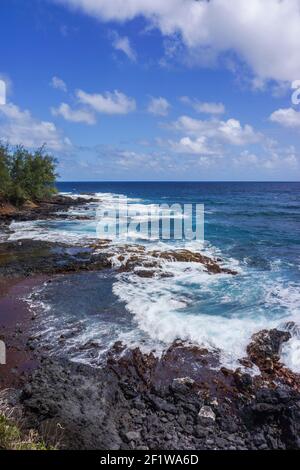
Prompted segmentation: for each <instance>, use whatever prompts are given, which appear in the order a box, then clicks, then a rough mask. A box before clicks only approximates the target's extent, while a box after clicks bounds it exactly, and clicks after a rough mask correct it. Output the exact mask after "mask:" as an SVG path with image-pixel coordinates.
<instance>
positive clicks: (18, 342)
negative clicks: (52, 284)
mask: <svg viewBox="0 0 300 470" xmlns="http://www.w3.org/2000/svg"><path fill="white" fill-rule="evenodd" d="M46 279H48V277H46V276H39V277H35V278H30V279H3V278H2V279H0V339H1V340H2V341H4V343H5V345H6V364H5V365H3V364H1V365H0V388H6V387H12V386H17V385H19V384H21V383H24V381H25V380H26V375H27V373H28V372H30V371H31V370H32V369H33V368H34V367H35V366H36V365H37V360H36V359H35V358H34V355H33V353H32V352H31V351H30V349H29V348H28V347H27V345H26V343H27V339H28V330H29V328H30V326H31V325H30V323H31V316H32V314H31V312H30V309H29V308H28V305H27V303H26V302H25V301H24V300H22V299H23V297H25V296H26V295H28V294H29V293H30V292H31V291H32V290H33V288H34V287H36V286H38V285H40V284H41V283H43V282H44V281H45V280H46Z"/></svg>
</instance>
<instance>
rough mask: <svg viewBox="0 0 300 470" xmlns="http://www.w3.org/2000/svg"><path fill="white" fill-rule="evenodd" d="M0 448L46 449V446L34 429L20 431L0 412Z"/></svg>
mask: <svg viewBox="0 0 300 470" xmlns="http://www.w3.org/2000/svg"><path fill="white" fill-rule="evenodd" d="M0 449H6V450H47V447H46V445H45V443H44V442H43V441H41V440H39V438H38V435H37V434H36V433H35V432H34V431H29V432H28V433H22V432H21V430H20V429H19V427H18V426H17V425H16V424H15V423H13V422H12V421H11V420H10V419H8V418H7V417H6V416H5V415H2V414H0Z"/></svg>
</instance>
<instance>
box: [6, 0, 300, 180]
mask: <svg viewBox="0 0 300 470" xmlns="http://www.w3.org/2000/svg"><path fill="white" fill-rule="evenodd" d="M0 20H1V28H0V139H1V140H2V141H3V142H8V143H9V144H11V145H12V146H14V145H18V144H22V145H24V146H25V147H27V148H29V149H34V148H37V147H39V146H41V145H43V144H46V148H47V150H48V152H49V153H51V154H53V155H54V156H55V157H56V158H57V159H58V172H59V175H60V179H61V180H65V181H102V180H103V181H134V180H138V181H144V180H148V181H160V180H162V181H178V180H186V181H189V180H193V181H195V180H197V181H202V180H206V181H217V180H221V181H225V180H226V181H235V180H237V181H241V180H247V181H249V180H256V181H259V180H261V181H299V176H300V141H299V137H300V41H299V39H300V0H251V2H249V0H239V1H238V2H237V1H236V0H210V1H207V0H198V1H197V0H164V1H162V0H109V1H108V0H1V2H0ZM4 84H5V86H4Z"/></svg>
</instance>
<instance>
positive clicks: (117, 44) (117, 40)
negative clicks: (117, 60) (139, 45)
mask: <svg viewBox="0 0 300 470" xmlns="http://www.w3.org/2000/svg"><path fill="white" fill-rule="evenodd" d="M112 40H113V42H112V45H113V47H114V49H116V50H117V51H122V52H124V54H125V55H127V57H128V59H130V60H132V62H135V61H136V52H135V50H134V49H133V48H132V46H131V44H130V41H129V38H128V37H127V36H119V34H118V33H117V32H116V31H113V32H112Z"/></svg>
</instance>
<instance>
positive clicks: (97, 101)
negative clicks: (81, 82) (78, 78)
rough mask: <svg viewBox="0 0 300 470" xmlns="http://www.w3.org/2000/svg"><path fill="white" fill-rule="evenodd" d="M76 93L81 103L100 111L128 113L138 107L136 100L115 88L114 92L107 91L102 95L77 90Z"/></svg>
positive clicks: (105, 112)
mask: <svg viewBox="0 0 300 470" xmlns="http://www.w3.org/2000/svg"><path fill="white" fill-rule="evenodd" d="M76 95H77V98H78V99H79V101H80V102H81V103H83V104H85V105H88V106H90V107H91V108H92V109H94V110H95V111H97V112H98V113H104V114H128V113H130V112H132V111H134V110H135V109H136V103H135V100H134V99H133V98H129V97H128V96H126V95H124V93H121V92H120V91H118V90H115V91H114V92H113V93H110V92H108V91H107V92H106V93H104V94H102V95H101V94H96V93H95V94H90V93H86V92H85V91H83V90H77V92H76Z"/></svg>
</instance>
